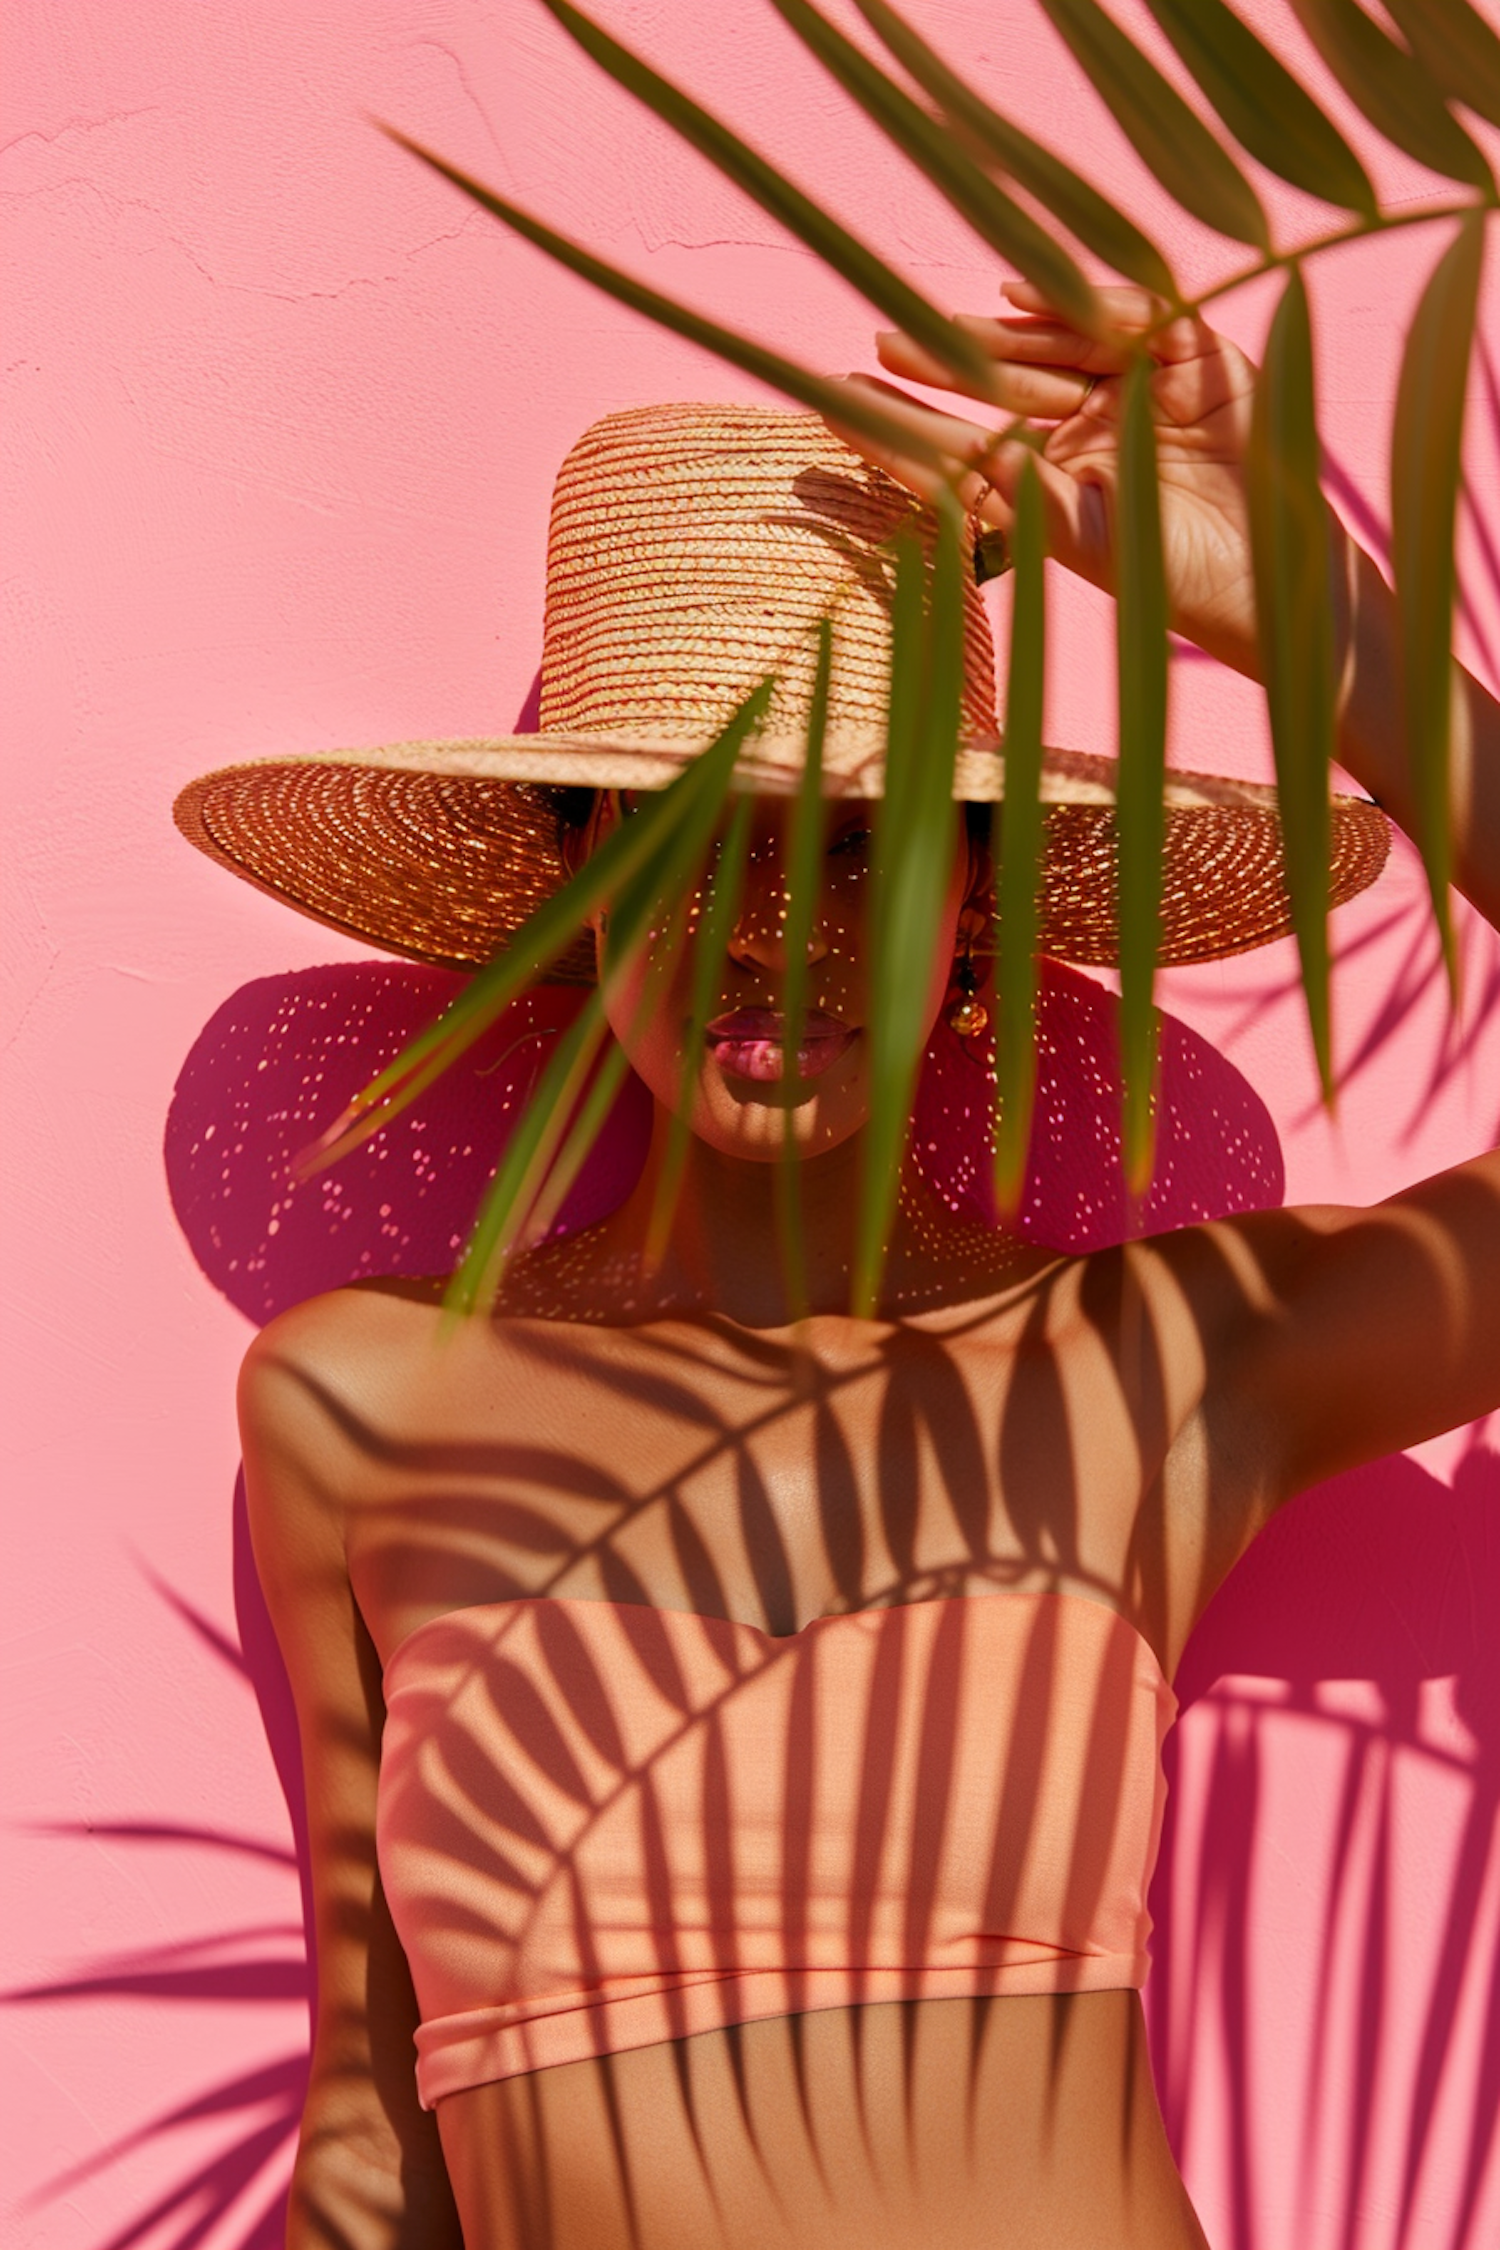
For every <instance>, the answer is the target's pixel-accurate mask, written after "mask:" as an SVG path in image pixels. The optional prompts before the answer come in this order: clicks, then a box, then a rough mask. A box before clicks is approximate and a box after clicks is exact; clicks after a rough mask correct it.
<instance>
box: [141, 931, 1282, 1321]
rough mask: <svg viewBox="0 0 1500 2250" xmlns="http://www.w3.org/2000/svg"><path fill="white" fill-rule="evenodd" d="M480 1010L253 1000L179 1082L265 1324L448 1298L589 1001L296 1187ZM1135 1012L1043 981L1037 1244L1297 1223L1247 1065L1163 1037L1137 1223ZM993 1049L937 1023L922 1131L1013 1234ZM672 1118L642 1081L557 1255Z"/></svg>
mask: <svg viewBox="0 0 1500 2250" xmlns="http://www.w3.org/2000/svg"><path fill="white" fill-rule="evenodd" d="M462 988H463V980H462V979H461V978H459V977H457V976H454V975H451V974H450V973H448V972H447V971H445V970H441V969H424V968H418V967H415V966H413V965H411V964H408V963H395V962H373V961H372V962H349V963H338V964H333V965H330V966H328V967H325V968H316V969H303V970H300V971H298V972H297V973H295V974H293V975H290V976H282V977H265V978H261V979H258V980H257V981H256V982H255V983H253V984H248V985H244V986H242V987H241V989H240V990H239V991H238V992H236V993H235V994H234V995H233V996H232V997H231V998H230V999H229V1000H227V1001H226V1002H225V1003H224V1005H223V1007H221V1008H220V1009H219V1010H218V1011H217V1013H216V1014H215V1015H214V1016H213V1017H212V1018H211V1019H210V1021H209V1022H208V1024H207V1025H206V1026H205V1027H204V1030H203V1032H202V1034H201V1035H200V1037H199V1038H198V1039H197V1041H196V1042H195V1043H194V1045H193V1048H192V1051H191V1052H190V1054H189V1055H188V1058H187V1060H186V1062H185V1063H184V1065H183V1068H182V1072H181V1074H180V1076H179V1078H178V1081H177V1086H176V1090H175V1092H174V1095H173V1099H172V1105H171V1109H170V1112H169V1114H168V1118H167V1130H166V1142H165V1149H164V1156H165V1162H166V1172H167V1184H168V1188H169V1191H170V1194H171V1199H172V1208H173V1210H174V1211H175V1213H176V1215H177V1219H178V1223H179V1225H180V1226H181V1227H182V1230H183V1233H184V1234H185V1235H186V1237H187V1239H188V1242H189V1244H190V1246H191V1248H192V1251H193V1255H194V1257H195V1258H196V1259H197V1261H198V1263H199V1265H200V1266H201V1267H202V1269H203V1271H204V1273H205V1274H206V1275H207V1276H208V1278H209V1280H210V1281H212V1282H213V1284H214V1286H215V1287H216V1288H217V1289H220V1290H222V1292H223V1293H224V1295H225V1296H226V1297H228V1298H229V1299H230V1301H231V1303H233V1304H234V1305H236V1306H237V1307H238V1308H239V1310H240V1311H241V1312H243V1313H245V1314H246V1315H247V1316H248V1317H249V1318H250V1319H251V1320H253V1321H255V1322H257V1323H260V1322H263V1321H266V1320H268V1319H270V1318H271V1317H272V1316H273V1315H274V1314H275V1313H277V1312H280V1311H282V1310H283V1309H284V1308H285V1307H286V1306H288V1305H292V1304H298V1303H300V1302H301V1301H302V1300H303V1299H304V1298H307V1297H312V1296H316V1295H318V1294H319V1293H320V1292H321V1291H323V1290H325V1289H335V1288H339V1287H341V1286H343V1285H344V1284H345V1283H347V1282H350V1281H356V1280H363V1279H367V1278H370V1277H371V1276H374V1275H379V1274H447V1273H450V1272H451V1271H452V1270H453V1267H454V1265H455V1263H456V1261H457V1259H458V1256H459V1254H460V1252H461V1250H462V1248H463V1244H464V1242H465V1240H466V1239H467V1235H468V1231H469V1228H470V1226H471V1224H472V1222H473V1218H474V1214H475V1211H476V1208H477V1206H478V1204H479V1201H480V1198H481V1196H482V1195H483V1192H484V1189H485V1187H486V1185H487V1184H488V1182H489V1181H490V1179H491V1178H492V1177H493V1176H494V1171H495V1167H496V1164H497V1163H498V1161H499V1158H500V1154H501V1152H502V1150H503V1149H504V1147H505V1144H506V1142H507V1140H508V1139H509V1137H510V1134H511V1132H512V1131H513V1130H514V1128H515V1125H516V1122H517V1120H518V1119H519V1117H520V1115H521V1114H522V1111H523V1110H524V1107H525V1104H526V1101H527V1099H528V1097H529V1096H530V1094H531V1092H532V1090H533V1088H534V1087H535V1085H536V1083H537V1080H538V1078H539V1076H540V1074H541V1072H542V1070H543V1069H544V1067H545V1065H546V1062H547V1060H548V1057H549V1054H550V1053H551V1050H552V1043H553V1041H554V1040H555V1039H556V1037H557V1036H558V1034H559V1033H560V1032H562V1031H563V1030H565V1029H566V1027H567V1026H568V1024H569V1023H571V1022H572V1020H573V1017H574V1015H575V1014H576V1012H577V1010H578V1007H579V1005H580V1001H581V994H580V993H579V991H578V990H577V989H576V988H575V987H562V986H540V987H538V988H537V989H536V990H534V991H532V992H529V993H527V994H526V995H525V996H524V997H523V998H522V999H520V1000H518V1001H516V1002H515V1003H514V1004H513V1005H512V1006H511V1007H510V1008H508V1009H507V1010H506V1012H505V1014H504V1015H503V1016H502V1017H501V1018H500V1020H499V1021H498V1022H497V1023H496V1024H494V1025H492V1026H491V1028H490V1030H489V1031H488V1032H486V1033H485V1035H484V1037H483V1038H482V1039H481V1040H480V1041H479V1042H478V1043H477V1044H476V1045H475V1046H474V1047H473V1048H472V1049H471V1050H470V1051H469V1053H468V1054H467V1055H465V1056H464V1057H463V1058H462V1060H461V1061H460V1062H458V1063H457V1064H456V1065H455V1066H454V1067H453V1068H452V1069H451V1070H449V1071H447V1072H445V1073H444V1075H443V1076H442V1077H441V1078H439V1079H438V1080H437V1081H436V1082H435V1083H434V1084H433V1085H432V1086H431V1087H429V1088H428V1090H427V1092H426V1093H425V1094H423V1095H422V1097H421V1098H420V1099H419V1100H418V1101H417V1102H416V1103H414V1104H413V1106H412V1107H411V1108H410V1109H409V1110H407V1111H405V1112H404V1113H403V1114H402V1115H401V1116H400V1117H398V1118H396V1119H395V1120H394V1121H393V1123H392V1124H390V1125H389V1126H387V1127H386V1128H385V1129H384V1130H383V1131H382V1132H381V1133H379V1134H377V1135H376V1136H375V1138H374V1139H372V1140H370V1141H368V1142H367V1143H366V1144H365V1146H364V1147H363V1148H360V1149H358V1150H356V1151H355V1152H354V1154H353V1155H352V1156H349V1157H346V1158H343V1159H341V1160H340V1162H339V1164H338V1165H337V1166H336V1167H335V1168H334V1169H333V1170H332V1171H330V1172H325V1173H321V1174H319V1175H318V1176H316V1177H315V1178H313V1179H311V1180H308V1181H305V1182H301V1183H299V1182H296V1181H294V1180H293V1178H292V1167H293V1165H294V1163H295V1161H296V1159H297V1157H298V1156H299V1155H300V1153H301V1152H302V1151H303V1150H304V1149H305V1148H306V1147H307V1146H308V1145H309V1144H310V1143H311V1142H312V1141H313V1140H314V1139H315V1138H316V1136H317V1135H318V1134H319V1133H320V1132H322V1131H323V1130H324V1129H325V1128H326V1127H327V1125H328V1124H329V1122H330V1121H331V1119H333V1118H334V1117H336V1116H338V1114H339V1112H340V1111H341V1110H342V1109H343V1108H344V1106H345V1104H346V1103H347V1102H349V1101H350V1100H351V1099H352V1098H353V1096H354V1095H355V1094H356V1093H358V1092H359V1090H360V1088H361V1087H363V1086H364V1085H365V1084H366V1083H367V1082H368V1081H369V1079H370V1078H372V1077H373V1076H374V1075H375V1073H376V1072H377V1071H378V1070H380V1069H381V1068H383V1067H384V1065H385V1064H386V1063H388V1062H390V1061H391V1060H392V1058H393V1057H394V1056H395V1055H397V1054H398V1053H399V1052H400V1050H401V1048H402V1047H403V1046H404V1045H405V1044H406V1042H407V1041H408V1040H410V1039H411V1038H412V1037H413V1036H414V1034H415V1033H416V1032H418V1031H419V1030H421V1029H422V1027H423V1026H424V1025H425V1024H426V1023H428V1022H429V1021H430V1020H431V1019H432V1018H433V1017H434V1016H435V1015H436V1014H437V1013H438V1012H439V1010H440V1009H442V1008H443V1007H445V1006H446V1005H447V1004H448V1003H449V1002H450V1001H451V1000H452V999H453V998H454V997H455V996H456V995H457V994H458V993H459V992H460V991H461V990H462ZM1118 1009H1119V1003H1118V1001H1117V1000H1116V999H1115V996H1114V995H1113V994H1112V993H1111V992H1109V991H1107V990H1106V989H1105V988H1104V987H1103V986H1101V985H1099V984H1096V983H1095V982H1094V981H1093V980H1092V979H1091V978H1089V977H1086V976H1084V975H1082V974H1081V973H1080V972H1078V971H1077V970H1073V969H1066V968H1062V967H1060V966H1059V965H1058V964H1056V963H1054V962H1048V963H1046V964H1044V975H1043V980H1042V990H1041V1000H1040V1007H1039V1032H1040V1038H1039V1051H1040V1069H1039V1077H1038V1086H1037V1102H1036V1114H1035V1119H1034V1124H1033V1131H1032V1136H1031V1158H1030V1165H1029V1169H1028V1176H1027V1182H1026V1189H1025V1193H1024V1196H1023V1200H1022V1209H1021V1215H1020V1219H1019V1222H1018V1223H1019V1229H1020V1232H1021V1233H1022V1234H1024V1235H1025V1236H1026V1237H1027V1238H1028V1239H1029V1240H1031V1241H1035V1242H1043V1243H1046V1244H1048V1245H1049V1246H1051V1247H1054V1248H1057V1249H1063V1250H1071V1251H1082V1250H1091V1249H1097V1248H1100V1247H1102V1246H1103V1245H1105V1244H1108V1243H1111V1242H1118V1241H1120V1240H1122V1239H1123V1237H1124V1236H1125V1235H1126V1233H1127V1232H1132V1233H1140V1232H1146V1231H1151V1230H1153V1229H1160V1228H1165V1227H1175V1226H1183V1225H1186V1224H1189V1223H1190V1222H1192V1221H1194V1220H1199V1219H1207V1218H1218V1217H1223V1216H1224V1215H1226V1214H1227V1213H1229V1212H1232V1211H1244V1210H1256V1209H1261V1208H1264V1207H1266V1206H1269V1205H1272V1204H1275V1203H1278V1202H1279V1201H1280V1200H1281V1195H1282V1191H1283V1171H1282V1162H1281V1151H1280V1148H1279V1145H1278V1142H1277V1138H1276V1132H1275V1128H1274V1126H1273V1125H1272V1122H1271V1118H1270V1114H1269V1112H1268V1111H1267V1109H1266V1107H1265V1105H1264V1103H1263V1102H1262V1101H1261V1100H1260V1098H1259V1096H1258V1095H1257V1094H1256V1093H1255V1091H1254V1089H1253V1088H1252V1087H1251V1086H1250V1084H1249V1083H1248V1081H1247V1080H1246V1079H1245V1078H1244V1077H1243V1076H1242V1075H1241V1073H1240V1072H1239V1071H1237V1070H1236V1069H1235V1067H1234V1065H1233V1064H1232V1063H1230V1062H1228V1061H1226V1059H1225V1058H1224V1057H1223V1056H1222V1055H1221V1054H1219V1053H1218V1051H1217V1050H1216V1049H1215V1048H1213V1047H1212V1046H1210V1045H1209V1044H1208V1042H1207V1041H1206V1040H1204V1039H1201V1038H1200V1037H1199V1036H1198V1034H1197V1033H1196V1032H1193V1031H1190V1030H1189V1029H1188V1028H1187V1026H1186V1025H1185V1024H1182V1023H1179V1022H1178V1021H1176V1020H1175V1019H1174V1018H1172V1017H1167V1018H1165V1019H1164V1023H1163V1034H1162V1071H1161V1088H1160V1094H1159V1098H1158V1125H1157V1170H1156V1177H1155V1179H1154V1181H1153V1183H1152V1186H1151V1189H1150V1192H1149V1194H1148V1196H1147V1197H1146V1200H1145V1204H1144V1207H1143V1209H1142V1211H1141V1212H1140V1213H1139V1214H1138V1215H1137V1216H1136V1218H1135V1220H1134V1223H1133V1224H1131V1223H1130V1219H1129V1213H1128V1206H1127V1199H1126V1193H1125V1181H1124V1174H1123V1171H1122V1168H1121V1155H1120V1126H1119V1036H1118ZM993 1100H994V1081H993V1070H992V1062H991V1052H990V1043H989V1041H988V1039H987V1038H986V1039H976V1040H972V1041H965V1040H960V1039H959V1038H958V1037H957V1036H956V1035H955V1034H954V1033H953V1032H952V1031H951V1030H950V1029H949V1028H948V1026H947V1023H946V1022H945V1021H942V1020H940V1021H939V1023H938V1026H937V1029H936V1030H935V1032H934V1034H933V1037H932V1042H931V1045H930V1047H929V1049H928V1055H927V1063H926V1067H925V1069H924V1072H923V1075H922V1081H921V1087H920V1091H919V1096H918V1102H917V1108H916V1117H915V1124H914V1148H915V1152H916V1155H917V1158H918V1161H919V1162H920V1164H921V1166H922V1168H923V1170H924V1172H925V1173H926V1175H927V1177H928V1178H929V1179H930V1181H931V1182H932V1184H933V1186H934V1188H935V1189H936V1190H937V1192H938V1193H939V1194H940V1195H941V1196H942V1197H943V1198H944V1200H945V1201H947V1202H948V1203H949V1204H950V1206H951V1207H952V1208H953V1209H955V1210H957V1211H960V1212H962V1213H963V1214H965V1215H966V1216H969V1217H972V1218H977V1219H980V1220H982V1221H984V1222H986V1223H991V1224H992V1223H993V1222H994V1216H995V1206H994V1198H993V1194H992V1191H991V1187H990V1169H989V1151H990V1149H991V1146H992V1141H991V1129H990V1118H991V1110H992V1105H993ZM650 1129H651V1102H650V1097H649V1095H648V1094H647V1093H646V1090H645V1088H644V1087H643V1086H642V1084H641V1082H640V1081H639V1079H637V1078H636V1077H634V1075H633V1074H632V1075H630V1076H628V1077H627V1079H626V1081H625V1084H624V1087H623V1088H622V1090H621V1093H620V1095H619V1097H618V1099H617V1101H616V1104H615V1107H614V1110H613V1113H612V1115H611V1117H610V1119H609V1121H608V1123H607V1125H606V1127H605V1130H604V1132H603V1133H602V1134H601V1136H600V1138H599V1140H598V1142H597V1143H596V1145H595V1148H594V1150H593V1152H592V1154H591V1155H590V1157H589V1159H588V1161H587V1163H586V1164H585V1165H584V1167H583V1169H582V1171H581V1173H580V1174H579V1177H578V1179H577V1180H576V1181H575V1182H574V1185H573V1188H572V1190H571V1192H570V1193H569V1195H568V1197H567V1199H566V1201H565V1202H564V1204H563V1207H562V1210H561V1212H560V1214H559V1217H558V1220H557V1225H556V1232H557V1233H559V1234H572V1233H577V1232H578V1231H580V1230H581V1229H582V1228H585V1227H588V1226H591V1225H593V1224H594V1223H595V1222H596V1221H598V1220H599V1219H602V1218H604V1217H605V1216H606V1215H607V1214H608V1213H609V1212H610V1211H612V1210H613V1209H615V1208H616V1207H617V1205H618V1204H619V1203H621V1202H622V1201H623V1200H624V1198H625V1196H626V1195H627V1194H628V1193H629V1191H630V1189H631V1187H632V1186H633V1185H634V1182H635V1180H636V1179H637V1177H638V1176H639V1173H640V1168H641V1165H642V1163H643V1162H644V1159H645V1153H646V1148H647V1145H648V1142H649V1136H650Z"/></svg>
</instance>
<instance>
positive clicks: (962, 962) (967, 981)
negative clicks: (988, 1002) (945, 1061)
mask: <svg viewBox="0 0 1500 2250" xmlns="http://www.w3.org/2000/svg"><path fill="white" fill-rule="evenodd" d="M953 981H954V983H955V984H956V985H957V986H958V998H957V999H956V1000H955V1001H954V1003H953V1005H952V1007H951V1008H950V1009H949V1010H948V1028H949V1029H950V1031H956V1032H957V1033H958V1036H959V1038H960V1039H973V1038H975V1037H977V1036H978V1034H979V1033H980V1032H981V1031H983V1029H984V1027H985V1025H986V1024H987V1023H988V1022H989V1020H990V1012H989V1010H988V1008H986V1007H984V1006H983V1004H982V1003H981V1002H980V1001H979V1000H978V999H976V997H975V995H976V993H977V992H978V990H979V979H978V977H977V976H976V975H975V973H974V949H973V947H972V945H966V946H965V947H964V949H963V952H962V953H961V954H960V955H959V957H958V959H957V960H956V961H955V962H954V964H953Z"/></svg>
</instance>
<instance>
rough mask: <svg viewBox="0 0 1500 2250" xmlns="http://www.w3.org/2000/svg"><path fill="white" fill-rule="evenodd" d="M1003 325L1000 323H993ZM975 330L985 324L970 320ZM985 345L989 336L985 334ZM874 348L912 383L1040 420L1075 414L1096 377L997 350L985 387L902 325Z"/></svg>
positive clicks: (885, 364) (895, 372) (885, 363)
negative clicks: (954, 369) (952, 369)
mask: <svg viewBox="0 0 1500 2250" xmlns="http://www.w3.org/2000/svg"><path fill="white" fill-rule="evenodd" d="M989 325H991V326H998V323H990V324H989ZM965 326H967V327H971V328H973V329H975V330H976V331H977V330H978V329H979V327H980V324H979V323H977V322H966V323H965ZM979 340H980V341H981V342H983V343H985V344H986V345H988V344H989V341H990V340H989V338H988V337H987V336H984V335H980V338H979ZM875 349H876V352H877V354H878V356H879V359H880V364H881V366H882V367H885V368H888V369H889V370H890V372H891V374H892V375H901V376H904V377H905V379H906V381H907V382H909V383H925V384H927V385H929V386H930V387H931V388H932V389H934V390H950V391H956V392H958V393H959V394H960V395H961V396H962V397H964V398H973V399H979V400H982V402H983V403H984V404H985V405H987V406H998V407H999V408H1000V409H1001V410H1002V411H1003V412H1004V413H1006V414H1025V415H1028V416H1031V417H1033V418H1034V419H1035V420H1037V421H1039V422H1060V421H1062V420H1063V419H1064V418H1065V417H1066V416H1067V415H1069V414H1076V413H1077V412H1078V409H1079V407H1080V406H1081V405H1082V404H1083V401H1084V400H1085V399H1086V398H1087V396H1088V394H1089V389H1090V384H1091V378H1090V376H1089V373H1088V372H1087V371H1086V370H1085V369H1082V368H1075V367H1069V366H1066V365H1058V366H1052V365H1042V366H1036V365H1032V364H1028V363H1027V362H1025V361H1022V360H1011V359H1008V358H1007V356H1006V355H1005V353H1004V352H1003V350H1002V351H998V352H996V354H995V374H994V378H993V380H992V381H991V382H990V383H988V384H987V385H986V386H985V388H984V389H983V390H982V391H981V390H979V389H977V388H975V387H974V386H973V385H971V384H969V383H965V382H961V381H957V380H955V378H954V377H953V376H952V375H951V374H950V373H949V372H948V371H947V369H946V368H945V367H944V366H943V364H942V361H941V360H938V359H935V358H934V357H933V356H932V354H931V353H930V352H927V351H924V350H923V348H922V346H921V345H920V344H915V343H913V342H912V340H911V338H910V337H909V336H904V335H902V333H901V332H900V330H899V329H888V330H886V331H885V332H884V333H882V334H881V335H879V336H877V337H876V339H875Z"/></svg>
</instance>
